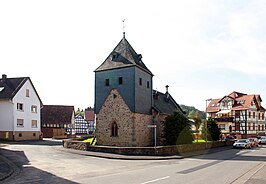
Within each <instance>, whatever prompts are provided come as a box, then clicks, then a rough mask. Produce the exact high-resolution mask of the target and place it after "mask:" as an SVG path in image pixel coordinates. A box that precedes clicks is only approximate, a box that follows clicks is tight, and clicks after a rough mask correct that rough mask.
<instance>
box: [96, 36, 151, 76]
mask: <svg viewBox="0 0 266 184" xmlns="http://www.w3.org/2000/svg"><path fill="white" fill-rule="evenodd" d="M132 66H136V67H138V68H140V69H142V70H144V71H145V72H147V73H149V74H150V75H152V76H153V74H152V73H151V71H150V70H149V69H148V68H147V67H146V66H145V64H144V63H143V61H142V55H141V54H137V53H136V51H135V50H134V49H133V47H132V46H131V45H130V44H129V42H128V41H127V39H126V38H125V32H123V38H122V39H121V41H120V42H119V43H118V45H117V46H116V47H115V48H114V50H113V51H112V52H111V53H110V54H109V56H108V57H107V58H106V59H105V61H104V62H103V63H102V64H101V65H100V66H99V67H98V68H97V69H96V70H95V72H98V71H104V70H111V69H117V68H124V67H132Z"/></svg>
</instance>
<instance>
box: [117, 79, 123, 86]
mask: <svg viewBox="0 0 266 184" xmlns="http://www.w3.org/2000/svg"><path fill="white" fill-rule="evenodd" d="M118 84H119V85H122V84H123V77H119V78H118Z"/></svg>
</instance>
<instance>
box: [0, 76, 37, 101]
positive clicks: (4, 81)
mask: <svg viewBox="0 0 266 184" xmlns="http://www.w3.org/2000/svg"><path fill="white" fill-rule="evenodd" d="M27 80H29V81H30V83H31V85H32V87H33V89H34V91H35V93H36V95H37V97H38V98H39V100H40V102H41V105H42V101H41V98H40V97H39V95H38V93H37V91H36V89H35V87H34V85H33V83H32V81H31V80H30V78H29V77H17V78H7V76H6V75H2V78H1V79H0V99H2V100H12V99H13V97H14V96H15V95H16V94H17V92H18V91H19V90H20V88H21V87H22V86H23V85H24V84H25V82H26V81H27Z"/></svg>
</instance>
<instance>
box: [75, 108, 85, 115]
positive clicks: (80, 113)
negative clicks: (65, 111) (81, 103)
mask: <svg viewBox="0 0 266 184" xmlns="http://www.w3.org/2000/svg"><path fill="white" fill-rule="evenodd" d="M84 114H85V113H84V111H83V109H81V110H80V109H79V108H78V110H77V111H76V112H75V116H77V115H79V116H82V117H84Z"/></svg>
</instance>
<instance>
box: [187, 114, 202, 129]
mask: <svg viewBox="0 0 266 184" xmlns="http://www.w3.org/2000/svg"><path fill="white" fill-rule="evenodd" d="M188 118H189V119H193V121H194V125H195V127H196V133H198V132H199V128H200V125H201V123H202V121H201V117H200V114H199V111H195V110H193V111H190V113H189V114H188Z"/></svg>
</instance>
